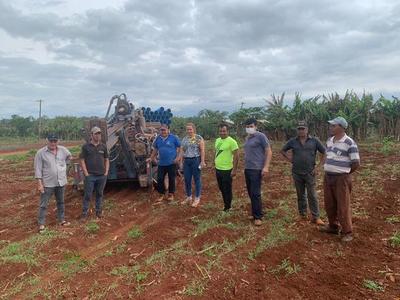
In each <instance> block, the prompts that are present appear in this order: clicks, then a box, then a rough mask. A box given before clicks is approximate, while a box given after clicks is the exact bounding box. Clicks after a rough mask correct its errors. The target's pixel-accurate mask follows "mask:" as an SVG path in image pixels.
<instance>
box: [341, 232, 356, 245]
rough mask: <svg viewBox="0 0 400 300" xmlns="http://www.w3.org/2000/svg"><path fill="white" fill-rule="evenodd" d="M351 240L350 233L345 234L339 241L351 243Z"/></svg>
mask: <svg viewBox="0 0 400 300" xmlns="http://www.w3.org/2000/svg"><path fill="white" fill-rule="evenodd" d="M352 240H353V235H352V234H351V233H346V234H343V235H342V238H341V241H342V242H345V243H347V242H351V241H352Z"/></svg>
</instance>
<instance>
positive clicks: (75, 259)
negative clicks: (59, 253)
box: [58, 252, 89, 277]
mask: <svg viewBox="0 0 400 300" xmlns="http://www.w3.org/2000/svg"><path fill="white" fill-rule="evenodd" d="M88 266H89V262H88V261H87V260H85V259H83V258H82V257H81V256H80V254H79V253H76V252H68V253H66V254H65V255H64V261H63V262H61V263H59V264H58V270H59V271H60V272H61V273H63V274H64V276H65V277H70V276H71V275H73V274H75V273H78V272H82V271H83V270H84V269H86V268H87V267H88Z"/></svg>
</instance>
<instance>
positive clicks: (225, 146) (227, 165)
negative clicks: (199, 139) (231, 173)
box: [215, 136, 239, 170]
mask: <svg viewBox="0 0 400 300" xmlns="http://www.w3.org/2000/svg"><path fill="white" fill-rule="evenodd" d="M237 149H239V146H238V144H237V142H236V141H235V140H234V139H233V138H231V137H230V136H228V137H226V138H224V139H221V138H217V139H216V140H215V168H216V169H217V170H231V169H232V168H233V152H234V151H235V150H237Z"/></svg>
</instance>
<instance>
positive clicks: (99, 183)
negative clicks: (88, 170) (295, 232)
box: [82, 175, 107, 216]
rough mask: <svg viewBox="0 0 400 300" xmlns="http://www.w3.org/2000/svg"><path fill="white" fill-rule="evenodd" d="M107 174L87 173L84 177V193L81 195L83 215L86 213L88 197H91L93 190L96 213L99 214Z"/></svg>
mask: <svg viewBox="0 0 400 300" xmlns="http://www.w3.org/2000/svg"><path fill="white" fill-rule="evenodd" d="M106 182H107V176H104V175H89V176H86V177H85V182H84V189H85V195H84V196H83V211H82V213H83V215H85V216H86V215H87V213H88V210H89V204H90V198H91V197H92V194H93V190H94V191H95V196H96V214H101V212H102V204H103V191H104V187H105V186H106Z"/></svg>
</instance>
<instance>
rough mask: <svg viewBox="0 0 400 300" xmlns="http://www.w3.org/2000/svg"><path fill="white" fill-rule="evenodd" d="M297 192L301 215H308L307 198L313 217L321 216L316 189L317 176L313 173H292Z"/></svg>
mask: <svg viewBox="0 0 400 300" xmlns="http://www.w3.org/2000/svg"><path fill="white" fill-rule="evenodd" d="M292 176H293V180H294V184H295V186H296V192H297V206H298V209H299V214H300V215H303V216H305V215H307V200H308V207H309V208H310V211H311V214H312V217H313V218H314V219H318V218H319V206H318V199H317V192H316V191H315V176H314V175H311V174H296V173H292Z"/></svg>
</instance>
